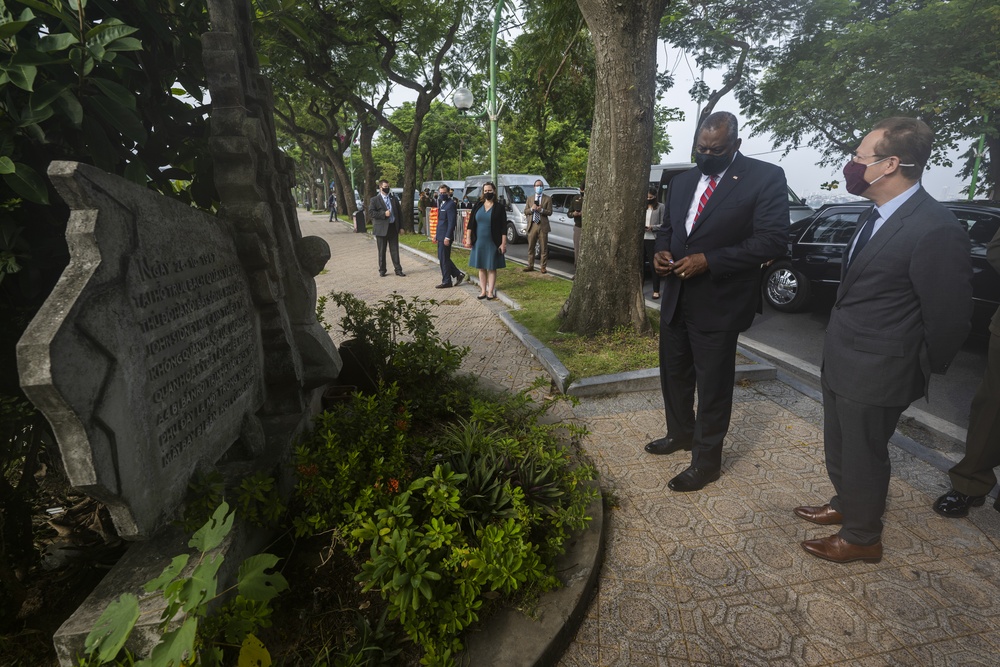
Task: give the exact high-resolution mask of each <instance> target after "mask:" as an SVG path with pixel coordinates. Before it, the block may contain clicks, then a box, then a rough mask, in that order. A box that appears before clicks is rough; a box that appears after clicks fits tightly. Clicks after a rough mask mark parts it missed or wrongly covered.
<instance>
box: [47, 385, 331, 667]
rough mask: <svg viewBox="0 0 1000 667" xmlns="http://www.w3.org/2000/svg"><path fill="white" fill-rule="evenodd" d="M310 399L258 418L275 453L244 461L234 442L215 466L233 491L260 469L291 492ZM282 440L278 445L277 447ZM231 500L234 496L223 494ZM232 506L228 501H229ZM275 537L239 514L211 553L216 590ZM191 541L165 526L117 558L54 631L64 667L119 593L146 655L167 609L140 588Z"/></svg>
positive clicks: (316, 399) (133, 642) (315, 405)
mask: <svg viewBox="0 0 1000 667" xmlns="http://www.w3.org/2000/svg"><path fill="white" fill-rule="evenodd" d="M311 395H312V398H311V400H310V401H309V405H307V406H306V408H307V411H306V412H304V413H302V414H300V415H298V416H297V417H296V416H293V415H285V416H281V417H278V418H275V419H270V420H269V419H266V418H265V419H262V420H261V426H262V430H263V435H264V438H265V439H266V441H267V442H266V445H265V451H266V452H277V453H275V454H265V456H263V457H261V458H258V459H255V460H253V461H247V460H242V457H243V455H244V453H243V449H244V445H243V443H237V444H236V445H234V446H233V448H231V450H230V452H227V455H226V456H224V457H223V461H227V460H229V459H232V458H236V459H240V460H233V461H231V462H225V463H223V462H220V463H219V464H218V465H217V466H216V469H217V470H218V471H219V472H220V473H222V475H223V478H224V479H225V483H226V488H227V489H234V488H235V487H236V486H238V485H239V483H240V482H241V481H242V480H244V479H246V478H247V477H248V476H249V475H252V474H254V473H256V472H257V471H259V470H266V471H271V474H273V475H274V476H275V478H276V479H277V480H278V486H279V489H280V492H281V494H282V496H283V497H285V498H287V497H289V496H290V495H291V491H292V487H293V485H294V479H293V478H292V475H291V466H289V465H287V462H288V457H289V456H290V455H291V451H292V449H291V448H292V444H293V443H294V442H295V441H296V440H298V438H299V437H300V436H301V434H302V433H303V432H304V431H305V430H306V429H308V428H310V427H311V424H312V415H315V414H317V413H318V412H319V410H320V397H321V395H322V389H316V390H313V391H312V392H311ZM279 444H280V446H279ZM227 497H230V498H233V497H235V494H227ZM230 506H232V502H230ZM273 538H274V531H273V530H270V529H266V528H261V527H259V526H255V525H251V524H249V523H248V522H246V521H243V520H241V519H240V518H239V516H237V518H236V520H235V521H234V522H233V528H232V530H231V531H230V533H229V535H228V536H227V537H226V539H225V540H224V541H223V543H222V544H221V545H220V546H219V547H218V549H217V550H216V551H214V552H213V553H214V554H220V555H222V556H223V558H224V559H225V560H224V561H223V564H222V567H221V568H220V569H219V572H218V580H219V589H220V590H222V589H223V588H225V587H228V586H229V585H231V584H232V583H233V582H235V581H236V575H237V573H238V571H239V567H240V565H241V564H242V563H243V561H244V560H245V559H246V558H248V557H250V556H252V555H254V554H257V553H260V552H261V550H262V549H264V548H265V547H266V546H267V545H268V544H270V543H271V541H272V540H273ZM190 539H191V536H190V534H189V533H187V532H185V531H184V530H182V529H181V528H180V527H178V526H174V525H167V526H166V527H164V528H162V529H161V530H160V531H158V532H157V533H156V534H155V535H154V536H153V537H152V538H151V539H149V540H146V541H144V542H136V543H134V544H133V545H132V546H131V547H129V549H128V551H126V552H125V555H124V556H122V558H121V560H119V561H118V563H117V564H116V565H115V566H114V567H113V568H112V569H111V570H110V571H109V572H108V574H107V575H106V576H105V577H104V579H102V580H101V583H99V584H98V585H97V587H96V588H95V589H94V590H93V591H92V592H91V594H90V595H89V596H87V599H86V600H84V602H83V604H82V605H80V607H79V608H78V609H77V610H76V611H75V612H74V613H73V615H72V616H70V617H69V619H67V620H66V622H65V623H63V624H62V626H61V627H60V628H59V629H58V630H57V631H56V633H55V635H54V636H53V638H52V642H53V644H54V645H55V650H56V656H57V658H58V660H59V664H60V665H62V667H73V666H75V665H77V664H78V662H77V659H76V658H77V656H82V655H83V651H84V643H85V641H86V638H87V635H88V634H90V631H91V630H92V629H93V628H94V626H95V624H96V623H97V619H98V618H99V617H100V616H101V614H102V613H104V610H105V609H106V608H107V606H108V605H109V604H110V603H111V602H113V601H114V600H116V599H117V598H118V597H119V596H120V595H122V594H123V593H132V594H134V595H136V596H137V597H138V598H139V610H140V613H141V616H140V618H139V621H138V622H137V623H136V625H135V629H134V630H133V631H132V634H131V636H130V637H129V640H128V642H126V644H125V648H127V649H128V650H129V651H130V652H131V653H132V655H133V656H136V657H140V658H141V657H148V656H149V654H150V652H151V651H152V650H153V647H154V646H155V645H156V644H157V643H158V641H159V639H160V636H161V635H162V632H161V631H160V628H159V625H160V622H161V619H160V616H161V614H162V611H163V609H164V607H165V605H164V603H163V598H162V596H160V595H158V594H156V595H149V594H147V593H146V592H145V591H144V590H143V586H145V584H146V582H148V581H150V580H152V579H155V578H156V577H158V576H159V575H160V573H161V572H163V568H164V567H166V566H167V565H168V564H169V563H170V561H171V559H172V558H174V557H175V556H178V555H180V554H182V553H194V550H193V549H191V548H190V547H189V546H188V541H189V540H190ZM195 565H196V562H195V559H193V558H192V562H191V563H189V565H188V567H187V569H186V570H185V572H184V573H183V574H184V576H188V575H190V573H191V571H192V570H193V569H194V566H195ZM182 620H183V617H180V616H178V617H177V618H175V619H174V620H173V622H172V623H173V624H180V622H181V621H182Z"/></svg>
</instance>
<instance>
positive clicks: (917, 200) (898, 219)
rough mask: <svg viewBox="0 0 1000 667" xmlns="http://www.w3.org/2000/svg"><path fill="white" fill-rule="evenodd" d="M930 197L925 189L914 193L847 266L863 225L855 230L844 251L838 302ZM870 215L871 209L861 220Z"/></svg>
mask: <svg viewBox="0 0 1000 667" xmlns="http://www.w3.org/2000/svg"><path fill="white" fill-rule="evenodd" d="M929 197H930V195H928V194H927V191H926V190H924V189H923V187H921V188H920V189H919V190H917V191H916V192H915V193H913V196H912V197H910V198H909V199H907V200H906V202H904V203H903V205H902V206H900V207H899V209H897V210H896V212H895V213H893V214H892V215H890V216H889V219H888V220H886V221H885V222H883V223H882V226H881V227H879V229H878V232H877V233H875V234H873V235H872V237H871V239H870V240H869V241H868V245H866V246H865V247H864V248H863V249H862V250H861V252H860V253H859V254H858V256H857V257H856V258H855V260H854V263H853V264H851V265H850V266H847V257H848V254H849V251H850V248H851V243H853V241H854V239H855V238H857V236H858V234H860V233H861V225H858V228H857V229H856V230H854V236H852V237H851V243H848V244H847V248H845V249H844V255H843V259H842V260H841V262H842V265H841V266H842V268H841V273H840V276H841V282H840V289H838V290H837V296H838V300H839V298H840V297H842V296H843V295H844V294H846V293H847V290H848V289H850V287H851V285H853V284H854V282H855V281H856V280H857V279H858V276H859V275H860V274H861V273H862V272H863V271H864V270H865V267H867V266H868V265H869V264H871V262H872V260H874V259H875V257H877V256H878V254H879V252H881V251H882V248H884V247H885V246H886V245H887V244H888V243H889V241H890V240H892V237H893V236H894V235H895V234H896V233H898V232H899V231H900V230H901V229H902V228H903V221H904V220H905V219H906V218H908V217H909V216H910V215H911V214H912V213H913V212H914V211H915V210H916V209H917V207H918V206H920V204H922V203H923V202H924V200H925V199H928V198H929ZM870 213H871V209H868V210H867V211H865V213H864V216H863V217H862V218H860V220H867V219H868V216H869V215H870Z"/></svg>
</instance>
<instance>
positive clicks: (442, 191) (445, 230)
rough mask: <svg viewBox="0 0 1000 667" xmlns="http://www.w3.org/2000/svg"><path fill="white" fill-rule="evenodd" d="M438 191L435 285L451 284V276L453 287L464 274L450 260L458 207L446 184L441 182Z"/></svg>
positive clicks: (463, 278)
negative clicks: (438, 275) (437, 281)
mask: <svg viewBox="0 0 1000 667" xmlns="http://www.w3.org/2000/svg"><path fill="white" fill-rule="evenodd" d="M438 192H439V194H438V221H437V231H436V232H435V234H434V240H435V241H437V247H438V263H439V264H440V265H441V284H440V285H437V286H436V287H437V289H444V288H448V287H451V286H452V283H451V279H452V278H454V279H455V287H458V286H459V285H461V284H462V281H463V280H465V274H464V273H462V272H461V271H459V270H458V267H457V266H455V262H453V261H451V244H452V242H453V241H454V240H455V234H456V233H457V231H458V222H457V221H458V209H457V207H456V206H455V201H454V200H453V199H452V198H451V193H450V192H448V186H447V185H445V184H443V183H442V184H441V187H440V188H439V189H438Z"/></svg>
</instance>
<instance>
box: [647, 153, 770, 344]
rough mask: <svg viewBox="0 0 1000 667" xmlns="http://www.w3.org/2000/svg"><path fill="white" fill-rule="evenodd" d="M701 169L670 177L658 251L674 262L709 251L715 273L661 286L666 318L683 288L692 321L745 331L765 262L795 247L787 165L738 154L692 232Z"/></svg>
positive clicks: (662, 311)
mask: <svg viewBox="0 0 1000 667" xmlns="http://www.w3.org/2000/svg"><path fill="white" fill-rule="evenodd" d="M700 178H701V172H700V171H698V169H697V167H695V168H692V169H690V170H689V171H686V172H684V173H683V174H680V175H678V176H675V177H674V178H673V180H671V181H670V189H669V191H668V192H667V201H666V203H665V204H664V205H665V206H666V210H665V211H664V220H663V224H662V225H661V226H660V228H659V229H658V230H656V245H655V247H654V249H655V252H660V251H663V250H669V251H670V253H671V255H672V256H673V258H674V261H677V260H679V259H681V258H682V257H686V256H687V255H694V254H697V253H704V255H705V258H706V259H707V260H708V271H706V272H705V273H702V274H701V275H698V276H695V277H694V278H690V279H688V280H681V279H680V278H678V277H677V276H675V275H673V274H671V275H669V276H667V277H666V278H665V280H664V281H663V283H662V284H661V288H660V294H661V301H660V317H661V321H662V322H670V320H671V319H672V318H673V316H674V312H675V310H676V309H677V304H678V301H679V299H680V295H681V290H682V289H683V291H684V299H685V303H686V308H687V312H688V314H689V317H690V320H689V323H690V324H691V325H693V326H694V327H696V328H698V329H700V330H702V331H746V330H747V329H748V328H749V327H750V325H751V324H752V323H753V316H754V313H755V312H757V311H758V306H759V304H760V270H761V269H760V267H761V264H762V263H763V262H766V261H768V260H770V259H774V258H776V257H781V256H784V255H785V254H786V253H787V251H788V223H789V218H788V186H787V185H786V183H785V172H784V171H782V170H781V168H780V167H776V166H775V165H773V164H768V163H767V162H761V161H760V160H754V159H753V158H748V157H745V156H743V155H742V154H741V153H737V154H736V157H735V158H734V159H733V162H732V164H730V165H729V168H728V169H727V170H726V173H725V176H724V177H723V179H722V180H721V181H720V182H719V183H718V185H716V188H715V192H714V193H713V194H712V196H711V198H709V200H708V203H707V204H705V208H704V210H703V211H702V212H701V216H700V217H699V218H698V221H697V222H696V223H695V225H694V228H693V229H692V230H691V236H690V237H689V236H688V234H687V231H686V229H685V226H684V223H685V220H687V214H688V210H689V209H690V207H691V202H692V201H693V199H694V193H695V190H696V188H697V186H698V180H699V179H700Z"/></svg>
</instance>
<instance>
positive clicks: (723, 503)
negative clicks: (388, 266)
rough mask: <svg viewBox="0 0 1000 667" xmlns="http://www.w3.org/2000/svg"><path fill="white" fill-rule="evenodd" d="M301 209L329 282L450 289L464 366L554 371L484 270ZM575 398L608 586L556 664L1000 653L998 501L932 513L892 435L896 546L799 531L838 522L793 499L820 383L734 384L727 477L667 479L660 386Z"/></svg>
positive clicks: (816, 418)
mask: <svg viewBox="0 0 1000 667" xmlns="http://www.w3.org/2000/svg"><path fill="white" fill-rule="evenodd" d="M300 219H301V220H302V231H303V233H304V234H307V235H308V234H316V235H320V236H323V237H324V238H326V239H327V240H328V241H329V242H330V246H331V248H332V251H333V258H332V260H331V262H330V264H329V265H328V267H327V271H328V272H327V273H326V274H324V275H321V276H319V277H318V278H317V285H318V287H319V291H320V294H324V293H327V292H329V291H331V290H335V289H336V290H349V291H351V292H354V293H355V294H356V295H357V296H359V297H360V298H363V299H365V300H371V301H374V300H378V299H380V298H383V297H385V296H386V295H387V294H389V293H390V292H392V291H393V290H395V291H398V292H399V293H400V294H403V295H405V296H411V295H416V296H422V297H427V298H436V299H439V300H443V303H442V304H441V305H440V306H439V307H438V308H437V310H436V312H437V314H438V316H439V319H438V320H437V325H438V330H439V331H440V332H441V333H442V335H443V336H444V337H446V338H448V339H450V340H451V342H453V343H455V344H458V345H468V346H470V347H471V348H472V352H471V353H470V354H469V355H468V357H467V358H466V360H465V363H464V365H463V369H464V370H465V371H468V372H472V373H476V374H480V375H484V376H487V377H489V378H490V379H492V380H494V381H496V382H498V383H500V384H501V385H503V386H506V387H509V388H512V389H520V388H522V387H525V386H527V385H528V384H529V383H530V382H531V381H532V380H533V379H534V378H536V377H538V376H539V375H542V374H543V373H544V371H543V370H542V368H541V366H540V365H539V364H538V363H537V362H536V361H535V360H534V359H533V358H532V357H531V356H530V354H528V352H527V351H526V350H525V348H523V347H522V346H521V345H520V344H519V342H518V341H517V339H516V338H515V337H514V336H513V335H512V334H510V333H509V331H507V329H506V328H505V327H504V325H503V324H502V322H501V321H500V320H499V318H498V317H497V316H496V313H497V312H498V311H499V309H501V308H503V307H504V306H502V305H501V304H500V302H483V301H478V300H476V298H475V295H476V294H477V293H478V290H477V288H476V287H474V286H472V287H465V286H463V287H461V288H459V289H452V290H435V289H434V285H436V284H437V283H438V282H439V281H440V272H439V270H438V267H437V265H436V264H433V263H430V262H427V261H425V260H422V259H419V258H415V257H414V256H412V255H410V254H408V253H406V252H405V251H402V263H403V269H404V271H405V272H406V273H407V276H406V277H405V278H398V277H395V276H393V275H391V274H390V275H389V276H387V277H385V278H379V277H378V272H377V269H376V260H375V243H374V241H373V240H372V239H371V238H370V237H369V236H366V235H361V234H354V233H353V232H352V231H351V230H350V229H349V228H348V227H346V226H345V225H344V224H343V223H340V224H336V223H327V222H326V218H325V217H322V216H311V215H309V214H306V213H305V212H301V214H300ZM500 289H501V290H502V289H503V285H500ZM333 316H334V317H336V314H335V313H334V314H333ZM566 411H567V415H566V416H567V417H570V418H573V419H575V420H577V421H579V422H581V423H583V424H585V425H586V426H587V428H588V429H589V430H590V435H589V436H588V437H587V438H586V439H585V441H584V444H585V447H586V449H587V451H588V453H589V454H590V456H591V457H592V458H593V460H594V462H595V464H596V465H597V467H598V470H599V471H600V474H601V477H602V480H601V483H602V487H603V488H604V489H605V490H606V492H608V493H610V494H611V495H610V497H611V498H612V499H613V500H614V503H615V506H614V507H613V508H612V509H611V510H610V512H609V513H608V516H607V518H606V520H607V521H608V526H607V528H608V533H607V544H606V549H607V551H606V556H605V562H604V566H603V569H602V572H601V580H600V585H599V590H598V593H597V595H596V596H595V598H594V600H593V601H592V603H591V604H590V607H589V610H588V612H587V618H586V620H585V621H584V623H583V625H582V627H581V628H580V630H579V632H577V635H576V637H575V640H574V641H573V643H572V644H571V646H570V648H569V650H568V651H567V652H566V653H565V655H564V656H563V657H562V659H561V661H560V662H559V665H560V667H577V666H579V667H583V666H587V667H590V666H592V665H601V666H606V665H607V666H610V665H620V666H623V667H625V666H628V667H634V666H640V665H713V666H721V665H739V666H741V667H742V666H749V665H769V666H775V665H851V666H855V665H871V666H872V667H876V666H878V667H881V666H883V665H905V666H907V667H912V666H913V665H983V666H989V667H994V666H995V665H997V664H998V662H1000V657H998V656H1000V620H998V619H1000V558H998V555H1000V554H998V546H1000V514H998V513H997V512H995V511H993V509H992V508H991V507H990V505H989V504H987V506H986V507H984V508H981V509H978V510H974V511H973V513H972V515H971V517H970V518H969V519H965V520H948V519H943V518H940V517H938V516H937V515H936V514H934V513H933V512H932V511H931V510H930V503H931V502H932V501H933V500H934V498H936V497H937V496H938V495H940V494H941V493H943V492H944V491H945V490H947V487H948V480H947V477H946V475H945V474H944V473H942V472H940V471H938V470H935V469H934V468H932V467H931V466H929V465H928V464H926V463H924V462H922V461H920V460H918V459H915V458H914V457H912V456H911V455H909V454H907V453H905V452H903V451H901V450H899V449H897V448H895V447H891V448H890V452H891V456H892V465H893V479H892V484H891V487H890V495H889V506H888V510H887V512H886V516H885V524H886V528H885V534H884V544H885V557H884V558H883V560H882V562H881V563H878V564H865V563H854V564H849V565H837V564H834V563H828V562H826V561H822V560H818V559H816V558H813V557H812V556H809V555H807V554H806V553H804V552H803V551H802V549H801V548H800V547H799V542H800V541H802V540H804V539H809V538H813V537H821V536H825V535H827V534H830V533H831V532H833V531H832V530H831V529H830V528H826V527H823V526H816V525H813V524H810V523H806V522H803V521H801V520H799V519H798V518H797V517H795V516H794V515H793V514H792V509H793V508H794V507H795V506H797V505H800V504H822V503H824V502H826V501H827V500H828V499H829V495H830V493H831V486H830V483H829V480H828V478H827V476H826V471H825V468H824V465H823V453H822V409H821V406H820V405H819V404H818V403H816V402H815V401H814V400H812V399H810V398H808V397H806V396H804V395H802V394H800V393H798V392H797V391H795V390H794V389H792V388H790V387H788V386H787V385H784V384H782V383H781V382H778V381H770V382H759V383H753V384H748V385H746V386H741V387H737V389H736V396H735V404H734V413H733V421H732V427H731V429H730V433H729V436H728V438H727V440H726V452H725V457H724V460H723V475H722V479H721V480H719V481H718V482H716V483H715V484H712V485H710V486H709V487H707V488H706V489H705V490H704V491H702V492H698V493H690V494H678V493H673V492H671V491H670V490H669V489H667V481H668V480H669V479H670V478H671V477H673V476H674V475H675V474H677V473H678V472H680V471H681V470H682V469H684V467H686V465H687V463H688V459H687V458H686V456H685V455H682V454H675V455H672V456H667V457H653V456H649V455H647V454H645V453H644V452H643V451H642V445H643V444H645V443H646V442H647V441H649V440H650V439H652V438H655V437H659V436H661V435H663V431H664V425H663V404H662V400H661V397H660V395H659V392H647V393H632V394H621V395H617V396H609V397H601V398H589V399H583V400H582V401H581V402H580V404H579V405H577V406H576V407H575V408H573V409H572V411H570V410H569V409H568V408H566ZM570 412H571V413H570Z"/></svg>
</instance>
